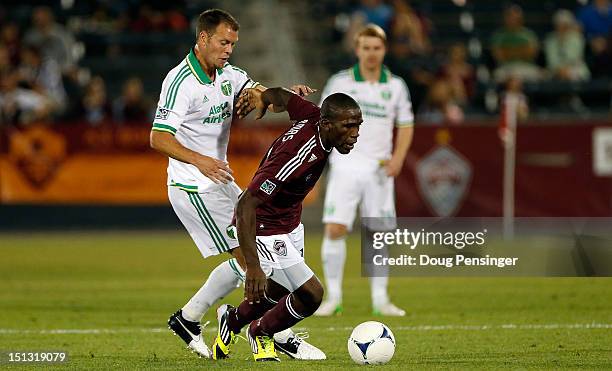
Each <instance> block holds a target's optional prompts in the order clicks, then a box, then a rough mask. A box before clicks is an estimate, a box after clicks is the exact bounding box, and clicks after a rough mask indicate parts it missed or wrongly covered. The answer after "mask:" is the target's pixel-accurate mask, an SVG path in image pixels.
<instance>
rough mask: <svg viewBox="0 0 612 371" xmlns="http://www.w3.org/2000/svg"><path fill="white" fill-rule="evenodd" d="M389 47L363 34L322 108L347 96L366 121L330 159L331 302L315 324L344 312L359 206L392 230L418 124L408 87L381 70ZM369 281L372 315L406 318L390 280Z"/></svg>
mask: <svg viewBox="0 0 612 371" xmlns="http://www.w3.org/2000/svg"><path fill="white" fill-rule="evenodd" d="M386 42H387V38H386V35H385V32H384V31H383V30H382V28H380V27H378V26H376V25H367V26H365V28H364V29H362V30H361V31H360V32H359V33H357V35H356V38H355V54H356V55H357V59H358V63H357V64H356V65H354V66H353V67H351V68H349V69H346V70H343V71H340V72H338V73H337V74H335V75H333V76H332V77H331V78H330V79H329V80H328V82H327V84H326V86H325V88H324V89H323V93H322V96H321V99H322V100H323V99H325V98H326V97H327V96H328V95H330V94H333V93H337V92H341V93H345V94H348V95H350V96H351V97H352V98H353V99H355V100H356V101H357V102H358V103H359V106H360V107H361V111H362V113H363V120H364V121H363V124H362V125H361V130H360V135H359V141H358V142H357V144H356V145H355V149H354V150H353V151H351V153H350V154H349V155H345V156H339V155H338V154H337V153H332V155H331V156H330V161H329V163H330V169H329V174H328V179H329V181H328V184H327V191H326V195H325V206H324V214H323V223H325V236H324V238H323V245H322V247H321V256H322V260H323V273H324V275H325V282H326V286H327V289H326V292H327V298H326V300H325V301H324V302H323V303H322V304H321V306H320V307H319V310H318V311H317V312H316V313H315V315H318V316H330V315H334V314H339V313H341V312H342V311H343V307H342V276H343V270H344V262H345V259H346V235H347V233H348V232H349V231H350V230H351V229H352V226H353V222H354V219H355V216H356V211H357V206H359V208H360V213H361V216H362V217H383V218H385V219H383V220H382V222H383V223H382V224H383V225H380V223H378V224H379V225H376V226H366V227H368V228H371V229H383V230H389V229H392V228H395V220H394V218H395V193H394V177H396V176H397V175H399V173H400V171H401V169H402V167H403V164H404V159H405V157H406V153H407V152H408V148H409V147H410V143H411V142H412V135H413V122H414V116H413V113H412V104H411V102H410V95H409V92H408V88H407V86H406V83H405V82H404V80H402V79H401V78H400V77H397V76H395V75H393V74H391V72H390V71H389V70H388V69H387V67H385V66H384V65H383V59H384V57H385V52H386ZM394 128H397V132H396V137H395V146H394V145H393V130H394ZM370 281H371V297H372V310H373V313H374V314H375V315H387V316H404V315H405V314H406V312H405V311H404V310H402V309H400V308H398V307H397V306H395V305H394V304H393V303H391V301H390V300H389V295H388V293H387V284H388V278H387V277H372V278H371V279H370Z"/></svg>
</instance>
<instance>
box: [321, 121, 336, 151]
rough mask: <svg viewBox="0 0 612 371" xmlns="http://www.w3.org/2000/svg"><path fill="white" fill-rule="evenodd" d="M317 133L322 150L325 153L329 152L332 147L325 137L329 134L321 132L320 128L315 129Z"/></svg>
mask: <svg viewBox="0 0 612 371" xmlns="http://www.w3.org/2000/svg"><path fill="white" fill-rule="evenodd" d="M317 131H318V132H319V138H320V139H321V145H322V146H323V149H324V150H325V151H326V152H330V151H331V150H332V149H333V147H334V146H333V145H332V142H331V139H330V138H328V137H327V135H328V133H329V132H327V131H324V132H321V127H320V126H318V127H317Z"/></svg>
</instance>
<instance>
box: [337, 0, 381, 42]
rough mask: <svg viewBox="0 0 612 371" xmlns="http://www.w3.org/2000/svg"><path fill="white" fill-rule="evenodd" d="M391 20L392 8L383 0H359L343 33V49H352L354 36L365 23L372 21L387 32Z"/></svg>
mask: <svg viewBox="0 0 612 371" xmlns="http://www.w3.org/2000/svg"><path fill="white" fill-rule="evenodd" d="M392 20H393V8H392V7H391V6H389V5H388V4H386V3H385V2H384V1H383V0H360V1H359V5H358V6H357V8H355V10H354V11H353V14H352V15H351V20H350V24H349V27H348V29H347V31H346V33H345V35H344V41H343V44H344V48H345V50H346V51H348V52H352V51H353V47H354V46H355V45H354V41H355V36H356V35H357V33H358V32H359V31H360V30H362V29H363V28H364V27H365V25H367V24H369V23H373V24H375V25H377V26H379V27H381V28H382V29H383V30H384V31H385V33H387V34H388V33H389V30H390V27H391V21H392Z"/></svg>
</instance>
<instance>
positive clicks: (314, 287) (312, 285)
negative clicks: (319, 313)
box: [299, 277, 324, 315]
mask: <svg viewBox="0 0 612 371" xmlns="http://www.w3.org/2000/svg"><path fill="white" fill-rule="evenodd" d="M313 278H314V279H313V280H311V281H310V282H309V283H308V285H307V286H305V287H302V290H299V298H300V301H301V302H302V303H303V304H304V309H305V310H306V312H307V313H306V314H307V315H311V314H313V313H314V312H315V311H316V310H317V309H318V308H319V305H321V302H322V301H323V294H324V289H323V285H321V282H319V280H318V279H316V277H313Z"/></svg>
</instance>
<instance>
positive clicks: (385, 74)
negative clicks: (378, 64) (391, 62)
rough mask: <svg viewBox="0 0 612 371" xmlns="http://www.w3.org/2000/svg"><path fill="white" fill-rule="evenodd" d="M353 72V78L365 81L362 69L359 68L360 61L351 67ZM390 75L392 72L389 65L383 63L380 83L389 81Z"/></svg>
mask: <svg viewBox="0 0 612 371" xmlns="http://www.w3.org/2000/svg"><path fill="white" fill-rule="evenodd" d="M351 74H352V75H353V79H354V80H355V81H359V82H363V81H365V79H364V78H363V75H362V74H361V71H360V70H359V63H357V64H355V65H354V66H353V68H352V69H351ZM389 75H391V72H390V71H389V69H388V68H387V66H384V65H383V66H382V68H381V69H380V77H379V78H378V82H380V83H386V82H388V81H389Z"/></svg>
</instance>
